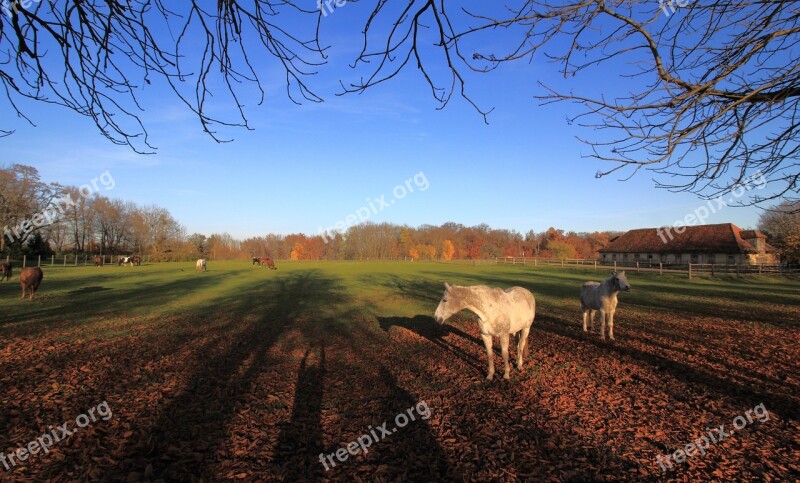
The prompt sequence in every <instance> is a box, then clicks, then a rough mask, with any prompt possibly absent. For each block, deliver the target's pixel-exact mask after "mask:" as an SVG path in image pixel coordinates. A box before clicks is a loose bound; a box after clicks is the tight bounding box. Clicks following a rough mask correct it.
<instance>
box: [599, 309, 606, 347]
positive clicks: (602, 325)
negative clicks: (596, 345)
mask: <svg viewBox="0 0 800 483" xmlns="http://www.w3.org/2000/svg"><path fill="white" fill-rule="evenodd" d="M600 339H602V340H606V311H605V310H603V309H600Z"/></svg>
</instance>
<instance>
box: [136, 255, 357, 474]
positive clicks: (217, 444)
mask: <svg viewBox="0 0 800 483" xmlns="http://www.w3.org/2000/svg"><path fill="white" fill-rule="evenodd" d="M347 301H348V299H347V298H346V297H345V296H344V295H343V292H342V290H341V288H340V282H339V281H338V280H336V279H334V278H330V277H327V276H324V275H322V274H321V273H320V272H318V271H313V270H311V271H304V272H298V273H292V274H290V275H286V276H282V277H279V278H274V279H270V280H268V281H265V282H264V286H263V287H262V288H261V289H259V290H251V291H249V292H247V293H243V294H241V295H240V296H239V297H238V298H235V299H232V300H227V301H226V302H227V303H226V305H225V306H224V307H216V308H215V310H213V312H214V313H215V314H217V315H218V316H220V317H227V318H231V319H233V320H237V319H238V320H242V322H241V323H240V324H238V325H240V327H236V326H231V334H230V337H229V338H228V339H229V340H227V341H224V342H221V343H215V344H213V345H206V346H203V347H199V348H198V351H201V352H202V353H203V354H204V355H203V358H202V359H200V361H199V362H200V365H199V366H197V367H194V373H193V374H192V375H191V376H190V377H189V380H188V383H187V384H186V387H185V388H184V389H183V391H182V392H180V393H179V394H177V395H176V397H174V398H173V399H171V400H169V401H167V402H166V404H164V405H162V406H161V408H160V416H159V417H158V419H157V421H156V422H155V423H154V424H153V425H152V426H151V427H150V428H149V429H148V430H147V433H148V435H147V437H146V439H147V440H149V441H152V443H151V444H150V445H149V447H145V448H131V451H130V453H132V454H131V457H132V458H133V459H134V460H135V461H137V464H136V466H137V467H138V468H137V470H138V471H142V470H144V466H145V465H146V464H147V463H149V464H151V465H152V471H153V475H154V477H156V478H159V477H160V478H163V479H165V480H168V481H169V480H172V481H175V480H182V481H186V480H189V479H190V478H191V477H203V478H204V479H206V480H210V479H212V478H211V476H212V475H213V474H215V468H216V466H217V464H219V462H215V461H214V455H215V454H216V453H217V451H218V450H219V449H221V448H223V447H225V446H226V444H225V442H226V438H227V437H229V435H228V434H227V432H226V428H227V425H228V422H229V421H230V419H231V418H232V417H233V416H234V415H235V413H236V410H237V408H238V407H239V405H240V401H242V400H243V399H244V398H245V397H246V395H247V394H248V393H249V391H251V390H252V386H253V384H254V383H255V381H256V380H257V378H258V377H259V376H260V374H261V373H262V372H263V371H264V369H265V367H268V365H269V362H270V358H269V356H268V352H269V349H270V348H271V347H272V346H274V345H275V343H276V342H277V341H278V340H279V339H280V338H281V336H282V335H283V334H284V333H285V332H286V331H287V330H288V329H290V328H291V327H292V326H293V325H294V324H295V323H296V322H297V321H298V319H299V318H301V317H303V316H305V315H310V314H315V313H318V312H322V311H325V310H329V309H330V307H331V306H337V305H340V304H344V303H346V302H347ZM323 375H324V371H323V370H322V369H321V368H312V367H308V366H305V367H301V371H300V375H299V377H300V380H299V381H298V382H299V384H298V389H297V392H296V395H295V396H296V397H295V404H296V410H295V416H293V421H292V423H291V424H292V427H294V429H293V430H292V431H290V432H287V433H286V436H285V437H283V439H282V442H281V444H280V445H279V447H281V448H284V449H285V448H287V447H288V446H293V441H294V440H293V436H290V435H295V434H299V433H300V432H308V434H307V435H305V436H304V437H303V439H302V441H301V443H302V444H303V449H302V451H301V454H302V456H304V458H303V459H306V458H305V457H306V456H309V455H312V454H313V455H314V457H316V454H318V453H319V448H320V447H321V446H322V442H321V436H320V435H321V428H320V422H319V421H320V415H319V410H320V404H319V399H320V398H321V394H322V391H323V381H322V377H323ZM309 391H310V392H309ZM309 396H310V397H311V398H312V399H311V400H310V401H306V400H305V398H306V397H309ZM315 401H316V402H315ZM309 435H310V436H309ZM309 438H310V439H309ZM314 452H316V454H315V453H314ZM307 465H309V463H307ZM296 474H298V475H301V474H305V470H302V471H301V470H298V471H297V472H296Z"/></svg>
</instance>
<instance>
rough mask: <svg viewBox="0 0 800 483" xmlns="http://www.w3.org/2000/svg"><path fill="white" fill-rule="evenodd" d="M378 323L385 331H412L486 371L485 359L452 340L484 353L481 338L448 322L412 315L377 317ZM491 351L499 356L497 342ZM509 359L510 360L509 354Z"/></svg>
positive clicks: (465, 361) (469, 364)
mask: <svg viewBox="0 0 800 483" xmlns="http://www.w3.org/2000/svg"><path fill="white" fill-rule="evenodd" d="M378 324H379V325H380V327H381V329H383V331H384V332H386V333H388V332H389V331H390V330H391V328H392V327H394V326H396V327H401V328H403V329H406V330H408V331H410V332H413V333H415V334H417V335H419V336H421V337H423V338H425V339H426V340H428V341H429V342H431V343H433V344H434V345H435V346H436V347H438V348H440V349H442V350H444V351H445V352H446V353H448V354H450V355H452V356H454V357H456V358H458V359H460V360H461V361H463V362H464V363H465V364H467V365H468V366H470V367H472V368H473V369H475V370H476V371H478V372H479V373H484V372H486V365H487V362H486V359H484V358H480V357H478V356H476V355H475V354H473V353H470V352H467V351H466V350H464V349H462V348H461V347H460V346H459V345H458V344H455V343H454V342H453V341H454V340H455V339H454V338H460V339H463V341H465V342H470V343H473V344H476V347H478V348H479V352H480V353H481V354H484V351H485V349H484V345H483V340H481V339H479V338H477V337H474V336H472V335H470V334H467V333H466V332H464V331H462V330H461V329H459V328H458V327H454V326H452V325H449V324H440V323H438V322H436V320H435V319H434V318H433V317H431V316H429V315H415V316H414V317H378ZM450 336H453V337H450ZM448 339H450V340H448ZM511 346H513V344H509V351H511V349H512V347H511ZM492 351H493V352H494V354H495V356H501V352H500V349H499V347H498V345H497V344H493V345H492ZM509 360H511V357H510V355H509Z"/></svg>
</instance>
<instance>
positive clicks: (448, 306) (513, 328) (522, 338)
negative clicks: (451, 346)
mask: <svg viewBox="0 0 800 483" xmlns="http://www.w3.org/2000/svg"><path fill="white" fill-rule="evenodd" d="M444 286H445V291H444V296H443V297H442V300H441V302H439V306H438V307H436V313H435V314H434V318H435V319H436V321H437V322H439V323H440V324H443V323H444V321H445V320H447V319H448V318H450V316H451V315H453V314H455V313H456V312H459V311H461V310H463V309H467V310H470V311H472V312H474V313H475V314H477V315H478V317H480V320H479V321H478V324H479V326H480V332H481V339H483V344H484V345H485V346H486V355H487V357H488V358H489V375H488V376H486V379H489V380H491V379H492V377H493V376H494V353H493V352H492V337H493V336H496V337H499V338H500V348H501V350H502V353H503V369H504V373H503V378H504V379H510V375H509V372H510V367H509V365H508V340H509V336H510V335H511V334H517V333H519V341H518V342H517V368H518V369H522V355H523V353H527V352H528V333H529V332H530V330H531V324H533V318H534V317H535V316H536V300H534V298H533V294H532V293H530V292H529V291H528V290H526V289H524V288H522V287H511V288H509V289H507V290H502V289H499V288H490V287H487V286H485V285H475V286H472V287H459V286H456V285H449V284H447V283H445V284H444Z"/></svg>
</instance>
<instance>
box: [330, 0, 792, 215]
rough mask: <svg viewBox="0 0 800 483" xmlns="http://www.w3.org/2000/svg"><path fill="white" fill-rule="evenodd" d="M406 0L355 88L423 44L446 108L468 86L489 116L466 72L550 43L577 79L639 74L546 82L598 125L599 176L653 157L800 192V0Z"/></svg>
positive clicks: (664, 172) (731, 179)
mask: <svg viewBox="0 0 800 483" xmlns="http://www.w3.org/2000/svg"><path fill="white" fill-rule="evenodd" d="M400 4H402V5H404V8H403V9H402V10H400V9H394V10H393V8H396V5H397V4H394V3H393V4H390V3H389V2H386V1H382V2H379V3H378V5H377V6H376V7H375V9H374V11H373V12H372V15H371V16H370V19H369V21H368V22H367V25H366V28H365V30H364V48H363V50H362V51H361V54H360V55H359V57H358V59H357V62H356V64H355V67H358V64H359V62H363V63H367V64H369V63H370V62H371V61H377V62H376V63H375V64H374V65H372V66H371V67H370V69H369V73H368V75H367V76H365V77H364V78H362V79H361V81H359V82H356V83H353V84H350V85H349V86H346V87H345V88H344V91H345V92H362V91H363V90H365V89H367V88H369V87H371V86H374V85H377V84H380V83H382V82H385V81H387V80H389V79H392V78H395V77H397V76H398V74H399V73H400V72H401V71H402V70H403V69H404V68H405V67H406V65H407V64H408V61H409V60H410V59H411V58H412V56H413V58H414V60H416V64H417V65H416V67H417V68H418V69H419V70H420V71H421V72H422V74H423V76H424V79H425V81H426V82H427V83H428V84H429V85H430V88H431V90H432V92H433V96H434V98H435V99H436V100H437V101H438V102H439V103H440V107H444V106H445V105H446V104H447V103H448V102H449V100H450V98H451V95H452V93H453V92H454V90H456V89H458V90H459V92H460V94H461V95H462V97H464V98H465V99H467V100H468V101H469V102H470V103H471V104H472V105H473V106H476V109H478V112H479V113H480V114H481V115H483V116H484V118H485V116H486V114H487V111H486V110H485V109H481V108H477V105H476V103H475V102H474V101H473V99H472V98H471V97H470V96H469V95H468V94H467V93H466V91H465V84H464V77H463V72H465V71H473V72H489V71H492V70H494V69H496V68H497V67H498V66H500V65H502V64H504V63H508V62H514V61H518V60H525V59H532V58H534V57H535V56H536V55H537V54H539V55H543V56H544V57H545V58H547V59H548V60H550V61H551V62H553V63H556V64H557V65H558V66H559V69H560V72H561V73H562V75H563V76H564V77H565V78H571V77H574V76H578V75H588V74H589V73H590V72H591V75H604V76H609V75H619V76H620V77H621V79H622V80H624V81H625V82H626V84H627V85H629V86H630V87H629V92H630V94H628V95H626V96H619V95H611V96H606V95H604V94H603V93H600V94H598V93H591V92H587V93H574V92H562V91H561V90H559V89H558V88H556V87H551V86H547V85H544V84H541V85H542V87H543V88H544V91H545V92H544V94H542V95H541V96H539V97H538V99H539V100H540V101H541V102H542V104H548V103H552V102H564V101H568V102H572V103H576V104H577V105H578V106H580V107H581V110H582V112H581V113H580V114H579V115H577V116H575V117H572V118H570V119H569V122H571V123H572V122H575V123H578V124H579V125H581V126H583V127H585V128H588V130H589V131H590V132H592V133H593V135H592V136H593V137H591V138H579V139H580V140H581V141H582V142H584V143H586V144H587V145H588V146H589V147H590V149H591V154H590V157H594V158H597V159H601V160H604V161H608V162H610V163H611V166H610V167H609V168H608V169H606V170H604V171H601V172H599V173H597V176H598V177H602V176H607V175H609V174H612V173H617V172H620V173H622V172H625V173H627V174H625V175H624V177H626V178H629V177H630V176H633V175H634V174H636V173H637V172H639V171H641V170H642V169H646V170H650V171H652V172H653V173H654V174H655V177H656V179H655V183H656V186H657V187H660V188H666V189H670V190H675V191H691V192H694V193H698V194H699V195H701V196H703V197H706V198H713V197H717V196H719V195H721V194H725V193H727V192H730V191H731V190H732V189H735V188H736V187H737V186H739V185H740V184H741V183H743V182H744V181H745V180H747V179H750V178H752V177H753V176H759V175H763V176H764V177H765V179H766V180H767V182H768V184H769V189H767V190H764V191H759V192H758V193H751V196H750V198H747V199H743V200H741V202H740V204H743V205H747V204H762V203H764V202H765V201H768V200H771V199H776V198H786V199H790V200H795V201H796V200H798V199H799V198H798V195H799V194H800V185H798V176H800V163H799V162H798V150H800V146H799V145H798V125H799V123H800V118H798V101H799V100H800V58H799V57H800V48H798V47H800V45H798V42H800V22H799V20H800V2H797V1H764V0H751V1H745V2H729V1H722V2H708V3H702V4H701V2H699V1H696V2H693V3H692V2H682V3H680V5H685V6H680V5H679V4H678V3H676V2H666V1H665V2H660V3H659V2H655V1H653V2H648V3H643V2H637V1H633V0H613V1H606V0H578V1H571V2H549V1H536V0H518V1H509V2H507V4H506V5H505V7H504V8H499V6H498V5H497V4H496V3H494V2H487V3H483V4H480V5H479V6H477V7H469V8H467V7H464V8H457V9H455V10H453V9H452V8H449V9H448V8H447V6H450V4H449V3H448V1H447V0H424V1H423V0H407V1H406V2H405V3H403V2H400ZM457 5H460V4H457ZM450 7H452V6H450ZM423 19H424V21H426V22H431V24H432V25H433V28H432V29H433V30H435V31H436V38H437V39H438V42H436V43H435V44H434V45H433V47H432V48H431V47H429V46H427V45H423V44H422V43H420V38H419V36H418V32H419V30H420V29H423V28H425V27H424V25H423ZM382 32H383V33H382ZM385 32H388V33H385ZM501 36H502V39H503V41H502V42H497V41H495V39H496V38H498V37H501ZM483 45H491V46H492V47H491V48H487V47H483ZM498 45H500V46H501V47H499V48H498V47H497V46H498ZM429 51H433V52H438V53H440V54H441V58H443V59H444V61H443V62H440V63H439V65H440V66H442V67H446V69H447V70H448V72H449V73H450V77H451V79H452V81H451V82H446V81H445V82H437V81H436V80H434V77H433V76H431V75H429V73H430V72H432V71H434V70H435V69H436V67H437V65H436V64H435V62H436V61H434V60H431V57H430V55H429V56H427V57H426V53H428V52H429Z"/></svg>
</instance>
